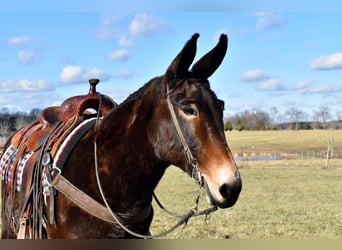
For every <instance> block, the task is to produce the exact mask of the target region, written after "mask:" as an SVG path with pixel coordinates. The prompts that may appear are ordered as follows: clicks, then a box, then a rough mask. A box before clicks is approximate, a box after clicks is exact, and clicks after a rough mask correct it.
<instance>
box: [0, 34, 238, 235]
mask: <svg viewBox="0 0 342 250" xmlns="http://www.w3.org/2000/svg"><path fill="white" fill-rule="evenodd" d="M198 37H199V35H198V34H195V35H193V36H192V38H191V39H190V40H189V41H188V42H187V43H186V44H185V46H184V48H183V49H182V50H181V51H180V53H179V54H178V55H177V56H176V58H175V59H174V60H173V61H172V63H171V64H170V66H169V68H168V69H167V70H166V73H165V75H163V76H160V77H156V78H153V79H152V80H150V81H149V82H148V83H146V84H145V85H144V86H143V87H142V88H140V89H139V90H138V91H136V92H135V93H134V94H132V95H131V96H129V97H128V98H127V100H125V101H124V102H123V103H122V104H120V105H119V106H117V107H115V108H113V107H114V106H115V105H114V104H113V103H112V104H111V105H113V107H112V106H111V105H109V108H108V110H110V111H108V110H106V113H105V112H102V111H101V110H99V109H97V112H98V115H99V116H101V117H102V119H100V120H96V124H95V125H94V124H92V125H91V126H90V125H89V127H91V128H92V129H90V130H86V131H85V132H82V133H81V135H79V136H78V137H77V143H76V142H75V141H76V140H75V139H73V138H71V139H70V138H69V136H64V138H65V139H63V140H61V141H63V142H64V141H68V140H70V141H71V142H72V143H73V144H74V145H73V146H72V149H71V150H70V153H68V156H67V157H65V158H64V159H63V160H62V162H63V164H61V166H62V167H61V168H62V169H60V168H59V167H58V166H57V165H58V164H57V165H56V161H58V159H56V158H54V154H53V152H52V151H51V150H52V149H53V148H54V146H53V145H52V144H51V145H52V146H51V147H47V146H49V145H50V144H49V143H48V141H49V139H47V140H43V141H44V143H43V144H42V145H44V148H45V151H44V152H43V151H40V152H42V153H41V156H42V157H38V159H37V160H38V161H37V162H35V165H37V166H36V168H35V169H39V171H38V170H35V172H36V173H38V174H33V176H35V178H34V179H33V180H32V185H31V186H30V187H29V188H27V187H26V188H21V189H20V191H17V190H16V188H13V186H16V185H15V184H14V183H13V181H12V182H9V181H8V176H9V175H8V174H4V175H3V176H4V178H3V183H2V199H3V201H2V223H3V225H2V238H16V237H17V234H18V232H19V231H20V222H21V220H23V219H26V220H27V221H28V223H31V224H32V229H33V230H32V231H33V232H32V233H33V234H34V235H35V237H34V238H40V237H47V238H135V237H136V236H135V235H132V234H131V233H129V232H127V231H126V230H124V229H123V228H122V227H121V226H120V225H118V224H117V223H111V222H108V221H105V220H103V219H100V218H98V217H96V216H94V215H92V214H91V213H90V212H87V208H84V207H80V206H81V205H79V204H78V202H73V201H72V199H71V198H70V197H68V194H64V193H63V192H56V190H55V189H54V188H53V187H52V186H53V185H54V184H56V182H58V181H59V180H60V179H61V178H62V180H63V179H65V180H66V181H68V182H69V183H71V184H72V187H73V188H74V189H75V190H76V191H77V190H81V191H82V193H85V194H86V195H87V197H90V198H91V200H92V201H95V202H97V203H99V204H103V203H104V201H103V198H102V195H101V192H100V190H99V185H98V180H97V177H96V176H97V174H98V179H99V180H100V183H101V188H102V190H103V196H104V198H105V201H106V203H107V204H108V206H109V207H110V209H111V210H112V211H114V212H115V213H116V214H118V215H120V221H121V222H122V224H124V225H125V227H126V228H128V229H129V230H131V231H133V232H136V233H138V234H142V235H148V234H149V228H150V224H151V221H152V218H153V209H152V208H151V202H152V195H153V190H154V189H155V187H156V185H157V183H158V182H159V180H160V179H161V177H162V176H163V174H164V172H165V170H166V168H167V167H168V166H170V165H171V164H172V165H176V166H178V167H179V168H181V169H182V170H184V171H185V172H186V173H188V174H189V175H190V176H194V172H195V175H196V177H195V178H196V179H197V180H198V182H199V184H200V185H203V186H205V187H206V190H207V201H208V203H210V204H212V205H214V206H217V207H219V208H222V209H223V208H227V207H231V206H233V205H234V204H235V203H236V201H237V199H238V197H239V194H240V191H241V188H242V182H241V178H240V174H239V171H238V169H237V166H236V164H235V161H234V159H233V156H232V153H231V151H230V149H229V147H228V144H227V141H226V138H225V134H224V129H223V108H224V103H223V102H222V101H221V100H219V99H218V98H217V96H216V95H215V93H214V92H213V91H212V90H211V89H210V85H209V81H208V78H209V77H210V76H211V75H212V74H213V73H214V72H215V70H216V69H217V68H218V67H219V65H220V64H221V62H222V60H223V58H224V56H225V53H226V50H227V36H226V35H221V37H220V40H219V42H218V44H217V45H216V46H215V47H214V48H213V49H212V50H211V51H209V52H208V53H207V54H206V55H204V56H203V57H202V58H201V59H200V60H199V61H198V62H197V63H195V64H194V65H193V66H192V68H191V70H189V67H190V65H191V64H192V62H193V60H194V57H195V54H196V43H197V39H198ZM108 103H111V102H108ZM93 108H94V107H93ZM104 113H105V114H104ZM85 116H86V114H83V113H80V114H78V115H77V116H76V117H77V119H79V117H81V120H83V121H84V120H91V119H86V117H85ZM72 117H74V116H72ZM58 120H60V118H58V119H57V121H58ZM76 123H77V124H79V122H76ZM39 124H41V122H40V123H39ZM86 124H91V123H90V122H89V123H86ZM94 126H95V128H94ZM77 128H78V127H77ZM79 130H81V129H79ZM18 133H20V132H18ZM71 133H73V132H71ZM17 135H18V134H15V135H14V137H12V139H10V140H9V141H8V143H7V145H6V148H5V149H4V152H7V153H8V152H9V153H11V152H12V151H15V150H17V149H18V148H17V147H16V146H13V138H15V137H16V136H17ZM19 137H20V136H19ZM48 137H49V138H50V137H51V135H50V134H49V136H48ZM46 141H47V142H46ZM34 142H36V141H35V140H34ZM63 142H62V143H61V144H63ZM94 142H95V145H96V147H95V149H96V150H95V152H94ZM37 144H40V143H38V142H37ZM11 146H12V147H13V150H9V148H10V147H11ZM65 146H66V147H67V145H65ZM61 147H62V148H63V147H64V146H60V145H59V146H58V147H56V149H55V151H54V152H57V153H56V155H63V153H59V152H60V148H61ZM38 151H39V150H38ZM46 152H47V153H48V154H46ZM5 155H6V153H5V154H4V155H3V156H2V159H1V160H2V162H7V163H4V164H2V165H3V166H5V167H2V172H4V169H9V168H8V161H9V162H12V164H17V165H18V164H19V163H20V162H22V164H21V165H23V164H24V161H23V160H22V159H21V158H20V159H17V158H16V156H13V154H9V155H11V156H10V157H8V156H5ZM7 155H8V154H7ZM45 155H47V157H46V158H47V159H45V158H44V157H43V156H45ZM49 156H51V157H49ZM4 157H5V158H6V161H5V160H3V159H4ZM8 159H10V160H8ZM30 159H31V158H30ZM39 159H40V160H39ZM29 162H30V161H29V160H27V161H26V162H25V164H29ZM30 164H31V163H30ZM95 165H97V166H98V169H96V168H94V166H95ZM6 166H7V167H6ZM51 166H52V167H51ZM17 168H18V167H17ZM5 172H6V171H5ZM7 172H8V171H7ZM42 175H43V177H44V178H45V179H47V180H48V182H47V183H48V184H50V186H49V185H48V189H47V190H48V191H50V192H48V194H47V195H48V196H45V197H44V195H43V191H44V186H42V184H41V178H42ZM57 184H58V183H57ZM22 185H23V183H22ZM51 185H52V186H51ZM58 188H60V187H58ZM24 189H25V190H32V189H33V190H34V191H33V192H32V195H30V198H29V199H27V195H26V194H25V193H23V192H22V190H24ZM58 190H59V189H58ZM29 192H30V191H29ZM51 197H52V198H51ZM44 198H47V199H46V201H45V202H44ZM29 204H32V205H29ZM37 208H38V211H35V210H37ZM39 208H40V209H39ZM31 210H32V211H31ZM25 212H27V215H28V216H29V217H28V218H25V217H24V216H23V215H24V214H25ZM42 224H43V225H44V226H41V225H42ZM26 232H28V233H26ZM29 234H30V230H27V231H26V230H25V233H24V235H26V237H28V236H29Z"/></svg>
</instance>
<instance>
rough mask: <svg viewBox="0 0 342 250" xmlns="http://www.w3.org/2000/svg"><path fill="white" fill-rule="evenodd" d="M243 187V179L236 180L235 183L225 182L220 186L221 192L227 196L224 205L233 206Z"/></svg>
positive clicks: (223, 195)
mask: <svg viewBox="0 0 342 250" xmlns="http://www.w3.org/2000/svg"><path fill="white" fill-rule="evenodd" d="M241 189H242V183H241V181H237V182H234V183H233V184H223V185H222V186H221V187H220V188H219V191H220V194H221V195H222V197H224V198H225V202H224V204H222V207H231V206H233V205H234V204H235V203H236V201H237V200H238V198H239V195H240V192H241Z"/></svg>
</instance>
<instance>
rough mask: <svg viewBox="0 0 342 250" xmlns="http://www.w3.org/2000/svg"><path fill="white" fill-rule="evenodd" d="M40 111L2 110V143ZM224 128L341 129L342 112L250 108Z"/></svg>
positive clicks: (294, 108)
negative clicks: (282, 111) (14, 111)
mask: <svg viewBox="0 0 342 250" xmlns="http://www.w3.org/2000/svg"><path fill="white" fill-rule="evenodd" d="M40 112H41V110H40V109H38V108H34V109H32V110H31V111H30V112H16V113H11V112H10V110H9V109H8V108H6V107H4V108H1V109H0V144H1V142H2V143H3V141H5V140H6V139H7V138H8V136H9V135H11V134H12V133H13V132H14V131H16V130H18V129H20V128H22V127H23V126H25V125H27V124H30V123H32V122H33V121H35V120H36V119H37V117H38V115H39V114H40ZM224 127H225V130H230V131H231V130H233V129H235V130H239V131H242V130H281V129H294V130H297V129H328V128H333V129H342V111H338V112H336V114H335V115H333V114H332V112H331V109H330V108H329V107H328V106H321V107H319V108H318V109H317V110H314V111H313V112H312V114H311V115H310V114H308V113H306V112H304V111H303V110H301V109H300V108H297V107H291V108H289V109H288V110H286V111H285V113H283V114H280V112H279V111H278V109H277V108H276V107H273V108H271V109H270V110H268V111H265V110H261V109H250V110H245V111H243V112H240V113H237V114H235V115H232V116H230V117H227V118H225V121H224Z"/></svg>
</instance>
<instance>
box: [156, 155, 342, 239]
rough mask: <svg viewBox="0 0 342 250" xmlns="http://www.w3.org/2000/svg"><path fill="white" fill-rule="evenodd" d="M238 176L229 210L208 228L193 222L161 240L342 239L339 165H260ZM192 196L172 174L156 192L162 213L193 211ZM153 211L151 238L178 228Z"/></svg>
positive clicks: (191, 187)
mask: <svg viewBox="0 0 342 250" xmlns="http://www.w3.org/2000/svg"><path fill="white" fill-rule="evenodd" d="M280 162H281V161H279V164H280ZM241 175H242V179H243V190H242V192H241V195H240V198H239V200H238V202H237V204H236V205H235V206H234V207H233V208H229V209H224V210H219V211H217V212H215V213H213V214H212V215H211V219H210V221H209V223H206V222H205V221H204V218H202V217H197V218H192V219H190V221H189V223H188V225H187V226H186V227H185V228H184V229H183V228H178V229H177V230H175V231H174V232H172V233H170V234H169V235H167V236H166V237H165V238H168V239H170V238H171V239H227V238H232V239H342V199H341V193H342V185H341V180H342V162H340V167H337V168H334V169H329V170H323V169H315V168H291V169H288V168H286V167H284V168H281V166H279V165H278V167H277V168H264V166H263V165H262V166H261V167H260V166H256V167H255V168H248V169H241ZM196 190H197V188H196V186H195V185H194V184H193V183H191V180H190V179H189V178H188V177H187V176H186V175H185V174H183V173H181V172H180V171H179V170H177V169H175V168H170V169H169V170H168V171H167V173H166V175H165V176H164V178H163V179H162V181H161V182H160V184H159V186H158V188H157V191H156V192H157V195H158V196H159V197H160V199H161V200H162V201H163V203H164V205H165V207H168V208H169V209H170V210H175V211H178V212H180V211H183V212H185V211H187V210H188V209H189V208H190V207H191V206H192V205H193V203H194V197H195V194H196ZM202 200H203V201H202V203H201V206H202V208H204V207H206V204H205V201H204V200H205V199H204V197H203V198H202ZM154 207H155V218H154V221H153V224H152V232H154V233H156V232H159V231H161V230H164V229H166V228H169V227H170V226H171V225H172V224H173V223H175V222H176V220H175V219H173V218H170V217H169V216H168V215H166V214H165V213H163V212H162V211H161V210H160V209H159V208H158V207H157V206H154Z"/></svg>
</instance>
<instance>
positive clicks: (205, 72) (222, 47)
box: [191, 34, 228, 79]
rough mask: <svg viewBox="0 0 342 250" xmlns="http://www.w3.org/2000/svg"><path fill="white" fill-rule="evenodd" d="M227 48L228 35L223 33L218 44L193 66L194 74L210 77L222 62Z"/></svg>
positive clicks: (200, 76) (205, 77) (204, 77)
mask: <svg viewBox="0 0 342 250" xmlns="http://www.w3.org/2000/svg"><path fill="white" fill-rule="evenodd" d="M227 48H228V37H227V35H226V34H221V36H220V40H219V42H218V43H217V45H216V46H215V47H214V48H213V49H212V50H211V51H209V52H208V53H207V54H205V55H204V56H203V57H202V58H201V59H199V60H198V61H197V62H196V63H195V64H194V66H192V68H191V71H192V72H193V74H194V75H195V76H196V77H199V78H202V79H207V78H209V77H210V76H211V75H212V74H213V73H214V72H215V71H216V69H217V68H218V67H219V66H220V64H221V63H222V61H223V58H224V56H225V55H226V52H227Z"/></svg>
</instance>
